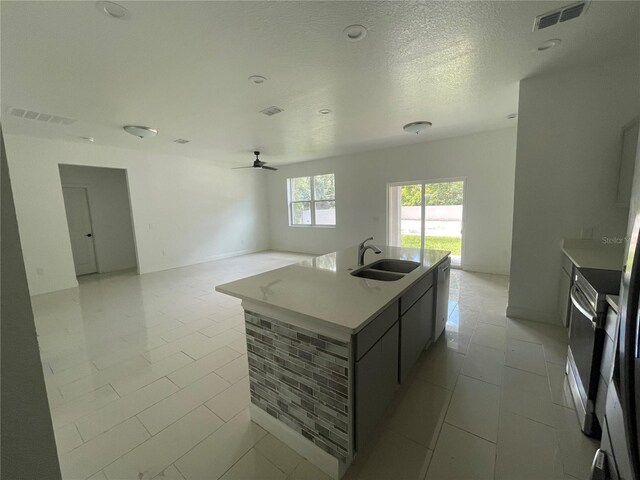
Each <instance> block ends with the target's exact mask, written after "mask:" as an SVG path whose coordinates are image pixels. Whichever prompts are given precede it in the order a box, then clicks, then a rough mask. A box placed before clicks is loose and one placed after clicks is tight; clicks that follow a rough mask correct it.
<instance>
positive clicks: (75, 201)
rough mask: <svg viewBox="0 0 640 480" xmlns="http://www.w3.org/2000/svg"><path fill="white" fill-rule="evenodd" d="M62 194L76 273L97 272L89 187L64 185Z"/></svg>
mask: <svg viewBox="0 0 640 480" xmlns="http://www.w3.org/2000/svg"><path fill="white" fill-rule="evenodd" d="M62 194H63V196H64V208H65V211H66V213H67V225H68V227H69V238H70V240H71V252H72V253H73V264H74V266H75V269H76V275H78V276H80V275H88V274H89V273H96V272H97V271H98V264H97V263H96V247H95V244H94V242H93V226H92V225H91V210H90V209H89V197H88V195H87V188H86V187H71V186H63V187H62Z"/></svg>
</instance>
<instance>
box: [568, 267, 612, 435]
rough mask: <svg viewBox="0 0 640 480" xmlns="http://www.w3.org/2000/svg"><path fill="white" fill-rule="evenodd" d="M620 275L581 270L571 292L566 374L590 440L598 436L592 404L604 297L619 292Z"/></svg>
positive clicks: (594, 392)
mask: <svg viewBox="0 0 640 480" xmlns="http://www.w3.org/2000/svg"><path fill="white" fill-rule="evenodd" d="M621 275H622V273H621V272H619V271H615V270H599V269H591V268H580V269H577V271H576V273H575V276H574V282H573V287H572V288H571V311H570V316H569V353H568V356H567V368H566V371H567V377H568V378H569V385H570V386H571V394H572V396H573V403H574V404H575V406H576V411H577V412H578V417H579V419H580V426H581V428H582V431H583V432H584V433H585V434H587V435H590V436H593V437H600V434H601V430H600V425H599V423H598V420H597V418H596V415H595V404H596V395H597V393H598V380H599V372H600V360H601V358H602V348H603V345H604V335H605V332H604V321H605V316H606V313H607V306H606V299H605V297H606V295H608V294H617V293H618V292H619V290H620V278H621Z"/></svg>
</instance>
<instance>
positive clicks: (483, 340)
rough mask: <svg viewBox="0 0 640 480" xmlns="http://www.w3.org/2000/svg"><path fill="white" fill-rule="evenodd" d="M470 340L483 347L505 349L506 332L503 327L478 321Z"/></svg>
mask: <svg viewBox="0 0 640 480" xmlns="http://www.w3.org/2000/svg"><path fill="white" fill-rule="evenodd" d="M471 342H473V343H475V344H476V345H481V346H483V347H489V348H495V349H496V350H502V351H503V352H504V351H505V350H506V349H507V332H506V329H505V328H504V327H499V326H496V325H491V324H488V323H478V325H477V326H476V329H475V331H474V332H473V337H472V338H471Z"/></svg>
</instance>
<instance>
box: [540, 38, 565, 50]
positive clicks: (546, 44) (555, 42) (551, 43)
mask: <svg viewBox="0 0 640 480" xmlns="http://www.w3.org/2000/svg"><path fill="white" fill-rule="evenodd" d="M561 41H562V40H560V39H559V38H552V39H551V40H547V41H546V42H543V43H541V44H540V45H539V46H538V51H539V52H544V51H546V50H550V49H552V48H553V47H555V46H556V45H558V44H559V43H560V42H561Z"/></svg>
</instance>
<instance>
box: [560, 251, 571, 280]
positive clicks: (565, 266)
mask: <svg viewBox="0 0 640 480" xmlns="http://www.w3.org/2000/svg"><path fill="white" fill-rule="evenodd" d="M562 269H563V270H564V271H565V272H567V275H569V277H572V275H573V262H572V261H571V260H569V257H567V255H566V254H565V253H563V254H562Z"/></svg>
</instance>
